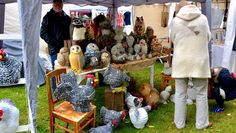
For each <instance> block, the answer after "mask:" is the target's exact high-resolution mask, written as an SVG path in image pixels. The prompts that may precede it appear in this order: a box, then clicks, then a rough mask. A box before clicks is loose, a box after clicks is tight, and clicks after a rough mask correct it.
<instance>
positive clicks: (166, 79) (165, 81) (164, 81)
mask: <svg viewBox="0 0 236 133" xmlns="http://www.w3.org/2000/svg"><path fill="white" fill-rule="evenodd" d="M172 52H173V48H169V49H168V56H167V63H168V64H169V66H170V67H171V63H172ZM170 80H174V78H172V77H171V75H165V74H162V78H161V90H165V87H166V86H167V85H169V84H170Z"/></svg>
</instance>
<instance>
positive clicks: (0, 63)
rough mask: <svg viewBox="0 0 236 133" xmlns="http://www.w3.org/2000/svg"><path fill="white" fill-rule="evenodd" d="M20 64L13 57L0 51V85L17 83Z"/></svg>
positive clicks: (2, 50)
mask: <svg viewBox="0 0 236 133" xmlns="http://www.w3.org/2000/svg"><path fill="white" fill-rule="evenodd" d="M21 68H22V64H21V62H20V61H19V60H17V59H16V58H15V57H13V56H10V55H7V54H6V52H5V51H4V49H1V50H0V85H9V84H14V83H17V82H18V81H19V79H20V72H21Z"/></svg>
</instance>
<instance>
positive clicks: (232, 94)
mask: <svg viewBox="0 0 236 133" xmlns="http://www.w3.org/2000/svg"><path fill="white" fill-rule="evenodd" d="M214 86H215V87H220V88H221V89H223V90H224V91H225V96H226V100H227V101H228V100H233V99H235V98H236V80H235V79H234V78H233V77H232V76H231V75H230V72H229V70H228V69H226V68H222V70H221V71H220V73H219V76H218V83H216V84H215V85H214Z"/></svg>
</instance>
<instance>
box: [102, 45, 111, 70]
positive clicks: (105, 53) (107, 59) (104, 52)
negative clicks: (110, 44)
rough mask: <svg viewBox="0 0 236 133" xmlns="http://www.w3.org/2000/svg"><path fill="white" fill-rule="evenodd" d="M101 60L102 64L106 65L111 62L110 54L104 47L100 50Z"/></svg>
mask: <svg viewBox="0 0 236 133" xmlns="http://www.w3.org/2000/svg"><path fill="white" fill-rule="evenodd" d="M101 62H102V65H103V66H107V65H108V64H110V62H111V54H110V53H109V52H108V51H107V50H106V48H104V49H103V50H102V51H101Z"/></svg>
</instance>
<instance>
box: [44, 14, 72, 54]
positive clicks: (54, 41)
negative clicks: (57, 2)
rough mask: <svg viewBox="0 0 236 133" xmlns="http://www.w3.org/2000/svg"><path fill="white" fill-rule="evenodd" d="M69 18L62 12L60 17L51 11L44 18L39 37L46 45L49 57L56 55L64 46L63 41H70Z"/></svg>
mask: <svg viewBox="0 0 236 133" xmlns="http://www.w3.org/2000/svg"><path fill="white" fill-rule="evenodd" d="M70 23H71V18H70V17H69V16H68V15H66V14H65V13H64V12H63V15H62V16H60V15H58V14H56V13H55V11H54V10H53V9H51V10H50V11H49V12H48V13H47V14H46V15H45V16H44V17H43V22H42V26H41V30H40V37H41V38H42V39H43V40H44V41H45V42H46V43H47V44H48V51H49V54H50V55H54V54H57V53H58V52H59V50H60V49H61V48H62V47H63V46H64V40H67V39H70V31H69V29H70Z"/></svg>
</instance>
